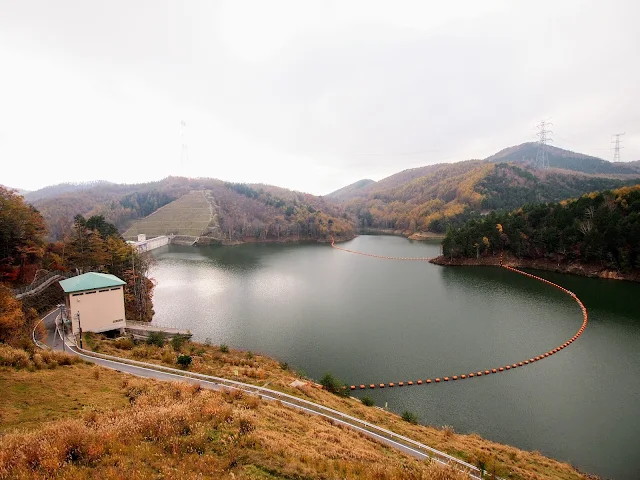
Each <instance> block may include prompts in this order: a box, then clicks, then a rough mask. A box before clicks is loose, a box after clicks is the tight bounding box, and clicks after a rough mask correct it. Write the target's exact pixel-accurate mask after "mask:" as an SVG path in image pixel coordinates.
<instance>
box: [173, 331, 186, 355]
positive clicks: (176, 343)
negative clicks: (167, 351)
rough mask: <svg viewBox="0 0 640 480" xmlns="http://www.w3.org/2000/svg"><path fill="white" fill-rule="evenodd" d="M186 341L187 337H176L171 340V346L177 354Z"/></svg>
mask: <svg viewBox="0 0 640 480" xmlns="http://www.w3.org/2000/svg"><path fill="white" fill-rule="evenodd" d="M186 341H187V337H186V336H185V335H176V336H175V337H173V338H172V339H171V346H172V347H173V349H174V350H175V351H176V352H177V351H178V350H180V349H181V348H182V346H183V345H184V344H185V342H186Z"/></svg>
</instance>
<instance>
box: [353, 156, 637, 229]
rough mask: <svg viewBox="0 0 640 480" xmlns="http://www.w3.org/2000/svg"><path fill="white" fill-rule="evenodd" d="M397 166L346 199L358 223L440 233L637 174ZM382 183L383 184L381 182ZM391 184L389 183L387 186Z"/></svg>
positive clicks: (483, 165) (482, 165) (480, 165)
mask: <svg viewBox="0 0 640 480" xmlns="http://www.w3.org/2000/svg"><path fill="white" fill-rule="evenodd" d="M436 167H437V168H430V169H428V170H427V169H415V170H414V171H415V174H416V175H418V176H416V177H414V178H412V177H411V174H412V173H413V172H414V171H408V172H401V173H400V174H397V175H396V176H398V177H400V176H402V177H403V178H402V181H401V182H393V177H395V176H392V177H389V179H385V180H382V181H380V182H378V185H372V186H370V187H369V191H368V194H367V195H366V196H364V197H356V198H352V199H350V200H347V201H346V203H345V206H346V209H347V212H349V213H350V214H353V215H355V217H356V218H357V223H358V226H359V227H365V228H366V227H373V228H382V229H394V230H401V231H404V232H406V233H409V234H410V233H413V232H416V231H430V232H435V233H444V232H445V231H446V228H447V226H451V227H459V226H461V225H462V224H463V223H464V222H466V221H468V220H471V219H474V218H475V219H479V218H480V217H481V215H482V214H484V213H486V212H488V211H490V210H493V211H509V210H513V209H515V208H519V207H520V206H522V205H524V204H526V203H534V202H537V203H542V202H558V201H560V200H563V199H565V198H570V197H575V196H579V195H582V194H584V193H587V192H591V191H595V190H604V189H611V188H618V187H621V186H624V185H629V184H634V183H637V182H638V179H637V178H636V179H625V180H622V179H612V178H605V177H589V176H585V175H579V174H573V173H560V172H557V171H554V172H547V171H542V170H535V169H531V168H527V167H524V166H523V167H521V166H517V165H513V164H507V163H497V164H494V163H489V162H480V161H469V162H458V163H454V164H450V165H449V164H445V165H439V166H436ZM385 184H386V185H385ZM389 185H390V186H389Z"/></svg>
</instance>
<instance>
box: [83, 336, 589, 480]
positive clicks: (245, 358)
mask: <svg viewBox="0 0 640 480" xmlns="http://www.w3.org/2000/svg"><path fill="white" fill-rule="evenodd" d="M95 343H96V345H97V346H98V347H99V350H100V352H102V353H107V354H111V355H116V356H121V357H128V358H135V359H138V360H142V361H146V362H149V363H158V364H164V365H167V366H175V358H176V356H177V354H178V353H179V352H174V351H173V349H172V348H171V347H170V346H165V347H162V348H159V347H156V346H152V345H146V344H141V345H137V346H135V347H134V348H133V349H131V350H122V349H117V348H115V347H114V345H113V342H112V341H109V340H105V339H103V338H101V337H96V339H95ZM180 352H182V353H186V354H189V355H191V356H192V357H193V363H192V365H191V366H190V368H189V370H190V371H195V372H199V373H205V374H209V375H215V376H219V377H225V378H229V379H236V374H235V372H236V371H237V372H238V376H237V378H238V380H240V381H243V382H247V383H253V384H256V385H264V384H266V383H267V382H268V387H269V388H273V389H276V390H280V391H283V392H286V393H289V394H292V395H296V396H299V397H303V398H306V399H308V400H312V401H315V402H317V403H321V404H323V405H326V406H328V407H331V408H334V409H336V410H340V411H342V412H345V413H349V414H350V415H353V416H355V417H358V418H361V419H364V420H367V421H369V422H371V423H374V424H376V425H379V426H382V427H385V428H387V429H389V430H391V431H394V432H396V433H399V434H402V435H405V436H407V437H409V438H412V439H414V440H417V441H420V442H422V443H425V444H427V445H429V446H431V447H434V448H437V449H438V450H442V451H445V452H447V453H449V454H450V455H453V456H455V457H458V458H460V459H462V460H465V461H467V462H469V463H472V464H476V465H477V464H478V462H479V461H483V462H484V463H485V464H486V465H487V468H488V471H489V472H490V473H495V474H496V475H499V476H503V477H508V478H517V479H524V480H533V479H545V478H548V479H564V480H574V479H582V478H585V476H584V475H582V474H581V473H580V472H578V471H577V470H576V469H575V468H573V467H572V466H571V465H569V464H567V463H563V462H559V461H557V460H553V459H550V458H547V457H544V456H542V455H541V454H539V453H538V452H527V451H523V450H520V449H517V448H515V447H511V446H508V445H503V444H499V443H495V442H491V441H489V440H485V439H483V438H482V437H480V436H479V435H476V434H471V435H462V434H457V433H455V432H454V430H453V429H452V428H451V427H448V426H445V427H443V428H442V429H440V428H435V427H431V426H424V425H411V424H409V423H407V422H404V421H402V420H401V419H400V417H399V416H398V415H395V414H393V413H390V412H385V411H383V410H380V409H378V408H371V407H366V406H364V405H363V404H362V403H361V402H360V401H359V400H355V399H353V398H340V397H338V396H336V395H332V394H330V393H328V392H326V391H323V390H319V389H317V388H315V387H313V386H312V385H307V386H304V387H298V388H293V387H290V386H289V385H290V384H291V383H292V382H293V381H294V380H299V377H297V376H296V375H295V372H292V371H290V370H283V369H282V368H281V367H280V364H279V363H278V362H277V361H276V360H274V359H272V358H269V357H266V356H262V355H257V354H252V355H248V354H247V352H243V351H239V350H233V349H230V350H229V352H228V353H222V352H220V350H219V348H218V347H217V346H206V345H202V344H195V343H192V342H187V343H185V344H184V345H183V346H182V348H181V349H180ZM417 388H421V387H417ZM309 423H313V422H312V421H309Z"/></svg>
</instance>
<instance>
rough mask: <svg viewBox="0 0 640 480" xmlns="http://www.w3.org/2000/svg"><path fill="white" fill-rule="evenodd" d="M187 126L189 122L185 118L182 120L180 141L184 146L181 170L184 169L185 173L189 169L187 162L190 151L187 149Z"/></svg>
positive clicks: (181, 156)
mask: <svg viewBox="0 0 640 480" xmlns="http://www.w3.org/2000/svg"><path fill="white" fill-rule="evenodd" d="M186 128H187V124H186V123H185V121H184V120H180V141H181V143H182V147H181V150H180V170H182V173H183V174H186V171H187V163H188V162H189V151H188V150H187V141H186V140H185V136H184V134H185V130H186Z"/></svg>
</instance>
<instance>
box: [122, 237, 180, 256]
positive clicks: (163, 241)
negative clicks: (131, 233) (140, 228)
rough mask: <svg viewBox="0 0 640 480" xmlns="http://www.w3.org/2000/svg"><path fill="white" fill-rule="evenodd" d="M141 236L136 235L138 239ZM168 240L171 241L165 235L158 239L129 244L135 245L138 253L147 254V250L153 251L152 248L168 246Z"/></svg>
mask: <svg viewBox="0 0 640 480" xmlns="http://www.w3.org/2000/svg"><path fill="white" fill-rule="evenodd" d="M143 236H144V234H140V235H138V239H140V237H143ZM170 240H171V239H170V238H169V237H168V236H167V235H161V236H159V237H155V238H149V239H146V240H142V241H137V242H129V243H131V244H133V245H135V247H136V248H137V249H138V252H148V251H149V250H153V249H154V248H159V247H162V246H164V245H168V244H169V243H170Z"/></svg>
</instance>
